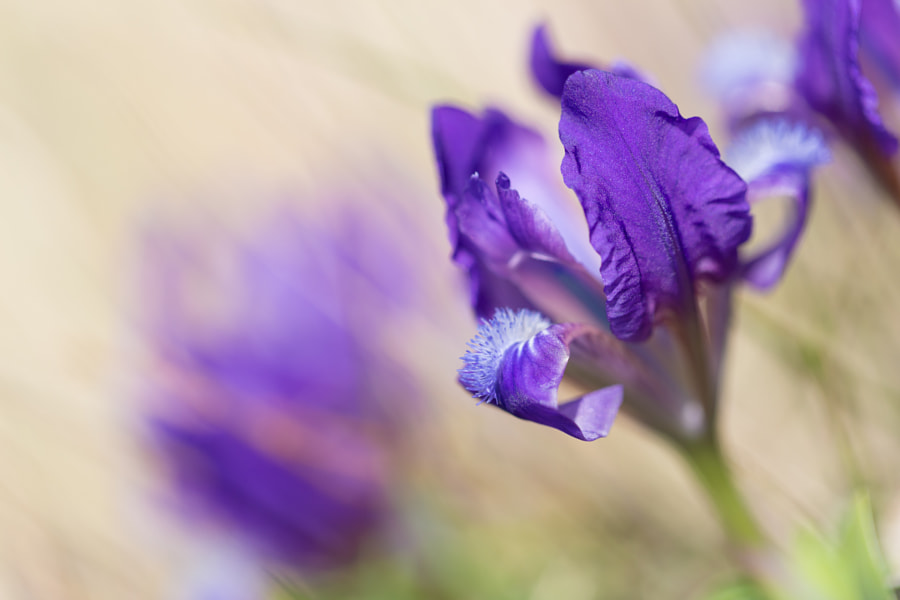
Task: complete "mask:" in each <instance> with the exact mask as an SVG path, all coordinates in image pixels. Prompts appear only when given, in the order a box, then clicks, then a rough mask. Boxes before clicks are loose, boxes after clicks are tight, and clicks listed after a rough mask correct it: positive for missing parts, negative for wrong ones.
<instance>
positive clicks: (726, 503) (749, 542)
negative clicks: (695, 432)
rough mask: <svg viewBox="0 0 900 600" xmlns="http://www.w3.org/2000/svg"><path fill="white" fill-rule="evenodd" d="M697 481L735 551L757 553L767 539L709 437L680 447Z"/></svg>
mask: <svg viewBox="0 0 900 600" xmlns="http://www.w3.org/2000/svg"><path fill="white" fill-rule="evenodd" d="M681 450H682V453H683V454H684V456H685V458H686V459H687V462H688V464H689V465H690V466H691V469H692V470H693V472H694V474H695V475H696V476H697V479H698V480H699V481H700V483H701V484H702V486H703V488H704V490H706V493H707V496H708V497H709V499H710V501H711V502H712V504H713V506H714V508H715V510H716V513H717V515H718V517H719V520H720V521H721V523H722V527H723V528H724V529H725V533H726V534H727V536H728V539H729V541H730V542H731V543H732V544H733V545H734V546H735V548H736V549H737V550H739V551H740V550H756V549H759V548H760V547H762V546H764V545H765V541H766V537H765V535H764V534H763V532H762V530H761V529H760V527H759V525H758V524H757V522H756V518H755V517H754V516H753V514H752V513H751V512H750V509H749V507H748V506H747V503H746V502H745V501H744V498H743V496H742V495H741V493H740V491H739V490H738V489H737V486H736V485H735V483H734V479H733V477H732V475H731V469H730V468H729V467H728V465H727V464H726V462H725V457H724V456H723V455H722V451H721V448H720V446H719V444H718V442H717V441H716V440H715V438H713V437H712V436H709V437H706V438H702V439H700V440H697V441H695V442H687V443H684V444H682V445H681Z"/></svg>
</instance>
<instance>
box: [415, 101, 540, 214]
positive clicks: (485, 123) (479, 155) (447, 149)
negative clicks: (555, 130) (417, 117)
mask: <svg viewBox="0 0 900 600" xmlns="http://www.w3.org/2000/svg"><path fill="white" fill-rule="evenodd" d="M431 133H432V142H433V144H434V153H435V157H436V159H437V164H438V172H439V174H440V178H441V192H442V193H443V194H444V196H445V199H447V202H448V205H449V206H451V207H452V206H453V204H454V202H455V198H452V199H451V198H447V196H448V195H453V196H458V195H459V194H461V193H462V192H463V191H465V189H466V187H467V186H468V185H469V178H470V177H471V176H472V175H473V174H475V173H478V174H479V175H481V177H482V178H484V179H485V180H486V181H494V179H496V177H497V175H498V174H499V172H500V170H501V169H502V170H505V171H507V172H509V170H510V167H509V165H508V164H507V163H509V162H511V161H512V160H514V159H515V158H516V155H517V154H520V153H522V152H524V151H533V152H536V153H541V152H544V151H545V147H544V141H543V139H542V138H541V136H540V135H539V134H537V133H536V132H534V131H532V130H530V129H528V128H526V127H522V126H521V125H519V124H517V123H514V122H513V121H512V120H511V119H510V118H509V117H507V116H506V115H505V114H503V113H502V112H501V111H499V110H494V109H488V110H486V111H485V112H484V115H483V116H481V117H478V116H475V115H473V114H471V113H469V112H467V111H465V110H463V109H460V108H456V107H454V106H437V107H435V108H434V109H432V112H431ZM543 158H544V156H540V158H539V160H543Z"/></svg>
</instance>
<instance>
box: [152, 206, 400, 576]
mask: <svg viewBox="0 0 900 600" xmlns="http://www.w3.org/2000/svg"><path fill="white" fill-rule="evenodd" d="M197 233H198V232H196V231H195V232H192V234H190V235H179V234H177V233H175V232H173V231H164V230H161V229H158V228H157V229H156V230H154V231H152V232H151V235H150V236H149V243H148V245H147V250H148V252H147V260H146V267H147V268H146V272H147V277H146V288H145V289H146V298H145V299H146V301H147V310H148V313H149V316H150V323H149V325H150V332H151V333H150V335H151V346H150V352H151V355H152V356H153V357H154V369H153V371H152V376H151V377H150V378H149V384H148V389H147V390H145V394H146V395H147V397H148V399H149V401H150V402H151V403H152V406H153V409H152V416H151V432H152V437H153V440H154V442H155V444H156V448H157V449H158V451H159V455H160V457H161V460H162V462H163V464H164V466H165V467H166V470H167V471H168V472H169V474H170V476H171V478H172V480H173V481H174V483H175V485H176V487H177V490H178V491H179V493H180V495H179V498H180V506H181V507H182V508H183V509H185V510H186V511H187V514H188V515H189V516H191V517H196V518H200V519H203V520H206V521H211V522H212V523H215V524H219V525H224V526H225V527H226V528H227V531H229V532H231V533H232V534H234V535H237V536H238V537H239V538H240V539H241V540H243V542H244V543H245V544H247V545H249V546H250V547H251V548H252V549H253V550H254V551H255V552H257V553H258V554H259V555H260V556H261V557H262V558H264V559H266V560H270V561H275V562H278V563H282V564H284V565H285V566H289V567H295V568H301V569H307V570H310V569H312V570H316V569H325V568H332V567H338V566H342V565H345V564H348V563H350V562H352V561H353V560H354V559H356V558H357V557H358V556H359V554H360V553H361V551H362V550H363V548H364V547H365V545H366V544H368V543H369V542H370V541H371V539H372V536H373V535H374V534H376V533H377V531H378V529H379V527H381V526H382V525H383V523H384V521H385V519H386V517H387V516H388V513H389V511H388V502H387V493H388V489H389V483H390V475H391V468H390V467H391V460H390V455H391V446H390V444H389V443H388V440H391V439H394V438H396V433H397V431H398V429H399V427H400V426H401V424H400V422H399V420H398V419H399V417H398V413H399V414H403V412H404V411H398V410H395V409H391V408H390V406H389V405H388V402H389V401H393V402H397V401H398V400H399V401H403V400H401V399H408V398H409V397H410V390H409V389H408V387H404V386H407V385H408V381H409V380H408V375H407V374H406V373H405V372H404V371H403V370H402V369H400V368H399V367H398V366H397V365H396V364H394V363H392V362H391V361H390V360H389V359H388V358H387V353H385V352H383V351H381V349H380V348H379V346H378V339H379V338H378V335H379V330H378V322H379V321H378V320H377V319H375V318H374V317H375V315H374V314H373V311H379V310H385V308H386V305H388V304H397V303H399V304H400V305H402V303H403V298H402V297H397V296H396V295H395V296H394V297H391V296H389V295H388V296H385V295H384V294H381V293H379V289H378V287H377V286H378V285H379V283H384V284H385V285H384V286H385V287H386V288H387V289H396V290H399V292H402V290H403V289H404V288H403V286H402V285H399V283H400V282H394V281H386V282H385V279H384V278H385V276H386V273H387V271H381V270H379V269H378V268H375V265H373V264H372V260H373V259H372V255H373V250H376V251H378V252H382V253H388V252H390V244H389V243H387V241H386V240H384V239H381V240H378V241H377V244H378V245H374V246H373V245H368V246H367V245H366V244H364V243H363V240H364V239H365V238H364V237H361V236H360V235H359V230H358V229H355V228H353V227H352V226H350V227H343V229H341V230H338V231H337V232H336V233H335V232H328V231H317V230H316V229H314V228H313V227H311V226H309V225H308V224H304V223H301V222H299V221H298V220H296V219H295V218H293V217H292V216H291V215H290V214H287V213H285V214H279V215H277V217H276V218H274V219H272V221H271V222H270V223H269V224H268V225H266V226H264V227H262V228H260V229H259V230H258V231H255V232H254V233H253V235H252V236H251V238H250V239H249V241H246V242H238V241H237V240H236V239H235V238H233V237H230V236H224V237H222V238H221V239H217V240H213V239H211V237H201V238H199V239H198V238H197V237H196V235H197ZM204 233H206V235H208V236H209V233H208V232H204ZM369 241H370V242H375V240H371V239H370V240H369ZM376 254H377V252H376ZM394 267H395V268H397V267H398V264H397V263H395V265H394ZM400 271H402V270H400ZM391 277H397V275H391ZM363 289H364V290H365V292H362V291H361V290H363ZM361 327H363V328H364V329H361ZM361 332H364V334H363V333H361Z"/></svg>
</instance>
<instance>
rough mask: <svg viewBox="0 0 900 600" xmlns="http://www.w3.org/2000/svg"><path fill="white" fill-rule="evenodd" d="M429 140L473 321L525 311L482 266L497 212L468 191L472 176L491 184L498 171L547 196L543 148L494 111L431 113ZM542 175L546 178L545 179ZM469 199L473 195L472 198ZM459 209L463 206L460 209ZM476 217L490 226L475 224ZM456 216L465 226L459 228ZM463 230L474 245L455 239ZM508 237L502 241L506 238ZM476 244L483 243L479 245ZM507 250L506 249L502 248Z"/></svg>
mask: <svg viewBox="0 0 900 600" xmlns="http://www.w3.org/2000/svg"><path fill="white" fill-rule="evenodd" d="M432 139H433V143H434V151H435V156H436V158H437V164H438V171H439V173H440V178H441V191H442V193H443V195H444V199H445V201H446V203H447V216H446V223H447V229H448V235H449V237H450V242H451V244H452V246H453V260H454V262H456V264H458V265H459V266H460V267H462V268H463V269H465V270H466V272H467V274H468V278H469V290H470V296H471V302H472V305H473V307H474V308H475V311H476V313H477V315H478V316H479V317H484V318H487V317H490V316H491V315H492V314H493V312H494V310H495V309H496V308H498V307H501V306H510V307H513V308H526V307H531V306H532V305H531V303H530V302H529V301H528V300H526V298H525V296H524V295H523V294H522V293H521V292H520V291H519V290H518V288H517V286H516V285H514V284H512V283H511V282H509V281H508V280H507V279H506V278H505V277H504V276H503V274H498V273H497V272H496V271H491V269H490V268H489V267H488V265H487V264H486V260H488V257H487V256H485V251H486V250H487V254H491V255H493V256H494V257H495V258H496V257H497V256H498V252H497V251H494V250H490V249H489V244H490V237H491V235H500V234H501V233H502V232H501V231H500V229H498V227H499V228H503V227H505V224H502V223H501V224H497V222H496V221H497V219H500V220H501V221H502V214H501V213H502V211H501V209H500V207H499V204H498V202H497V201H496V199H495V198H494V199H493V200H492V201H491V202H484V201H483V200H484V199H485V198H486V197H487V196H486V195H485V194H487V195H490V196H493V191H490V190H487V191H485V190H481V189H473V188H472V185H473V184H472V182H471V179H472V176H473V175H474V174H476V173H477V174H479V175H480V176H481V178H482V179H483V180H484V181H494V179H495V178H497V177H498V176H499V173H500V169H501V167H502V168H503V169H505V170H507V171H508V172H513V173H518V172H521V173H525V174H527V175H528V176H529V179H530V180H531V182H532V184H533V186H532V187H534V188H536V189H535V192H534V193H535V194H537V195H538V196H548V195H551V193H552V192H551V193H547V192H546V190H552V189H553V182H552V181H545V180H547V179H550V177H551V171H550V169H549V168H548V164H549V162H548V160H547V155H546V147H545V144H544V141H543V139H542V138H541V136H539V135H538V134H537V133H535V132H533V131H531V130H529V129H527V128H525V127H522V126H520V125H518V124H516V123H514V122H513V121H511V120H510V119H509V118H508V117H507V116H506V115H505V114H503V113H502V112H500V111H498V110H487V111H485V113H484V114H483V115H482V116H480V117H478V116H475V115H472V114H470V113H468V112H466V111H464V110H462V109H459V108H455V107H452V106H438V107H436V108H434V109H433V111H432ZM545 173H546V176H545ZM473 194H474V195H473ZM460 205H464V206H462V207H461V208H460ZM482 214H487V215H488V217H489V218H490V219H492V220H493V221H494V223H486V224H481V225H479V224H478V219H479V218H480V217H481V215H482ZM460 215H462V216H463V217H464V218H465V220H466V222H465V223H460V222H459V218H460ZM461 229H467V230H469V231H470V232H471V233H472V235H473V236H474V237H475V239H472V238H470V237H467V236H466V235H465V234H461V233H460V231H461ZM506 237H508V236H506ZM478 242H483V244H481V245H479V243H478ZM505 249H506V250H508V247H506V248H505Z"/></svg>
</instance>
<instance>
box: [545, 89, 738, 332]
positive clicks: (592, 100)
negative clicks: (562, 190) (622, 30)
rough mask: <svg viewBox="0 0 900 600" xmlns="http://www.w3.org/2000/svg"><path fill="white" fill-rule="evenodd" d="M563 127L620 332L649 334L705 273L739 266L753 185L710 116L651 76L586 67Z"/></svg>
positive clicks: (686, 302)
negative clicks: (690, 113)
mask: <svg viewBox="0 0 900 600" xmlns="http://www.w3.org/2000/svg"><path fill="white" fill-rule="evenodd" d="M559 134H560V139H561V140H562V143H563V146H564V147H565V151H566V154H565V158H564V159H563V163H562V174H563V179H564V180H565V182H566V185H568V186H569V187H570V188H572V189H573V190H574V191H575V193H576V194H577V195H578V198H579V200H580V201H581V205H582V207H583V209H584V212H585V216H586V217H587V222H588V227H589V229H590V232H591V236H590V241H591V244H592V245H593V247H594V248H595V249H596V250H597V252H598V253H599V254H600V256H601V257H602V264H601V274H602V278H603V282H604V287H605V290H606V296H607V313H608V315H609V321H610V328H611V330H612V332H613V333H614V334H615V335H616V336H618V337H619V338H620V339H623V340H627V341H640V340H643V339H646V338H647V337H648V336H649V335H650V333H651V331H652V327H653V322H654V318H655V316H656V314H657V311H658V310H660V309H662V308H671V309H675V310H680V309H684V308H685V307H688V306H693V305H694V302H695V300H694V291H693V290H694V283H695V281H696V280H697V279H699V278H710V279H712V280H717V281H721V280H724V279H727V278H728V277H730V276H731V275H732V274H733V273H734V272H735V271H736V268H737V266H738V261H737V248H738V246H739V245H740V244H742V243H743V242H744V241H746V240H747V239H748V238H749V236H750V231H751V227H752V221H751V218H750V214H749V206H748V204H747V201H746V198H745V194H746V185H745V184H744V182H743V181H742V180H741V179H740V177H738V176H737V175H736V174H735V173H734V171H732V170H731V169H730V168H728V167H727V166H726V165H725V164H724V163H723V162H722V161H721V160H720V159H719V153H718V150H717V149H716V147H715V144H714V143H713V141H712V139H711V138H710V137H709V133H708V131H707V128H706V124H705V123H704V122H703V121H702V120H701V119H699V118H697V117H694V118H691V119H685V118H683V117H682V116H681V115H680V114H679V112H678V108H677V107H676V106H675V105H674V104H673V103H672V101H671V100H669V99H668V98H667V97H666V96H665V95H664V94H663V93H662V92H660V91H659V90H657V89H656V88H654V87H652V86H650V85H648V84H645V83H643V82H640V81H635V80H632V79H627V78H623V77H618V76H616V75H613V74H610V73H604V72H602V71H582V72H579V73H576V74H574V75H572V76H571V77H570V78H569V80H568V82H567V83H566V89H565V92H564V94H563V98H562V118H561V120H560V125H559Z"/></svg>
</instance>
